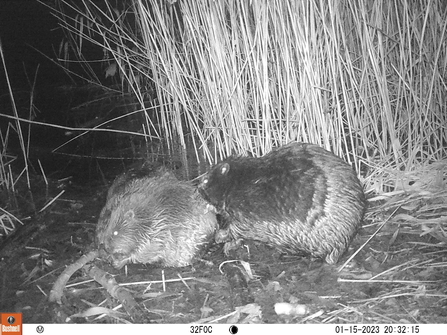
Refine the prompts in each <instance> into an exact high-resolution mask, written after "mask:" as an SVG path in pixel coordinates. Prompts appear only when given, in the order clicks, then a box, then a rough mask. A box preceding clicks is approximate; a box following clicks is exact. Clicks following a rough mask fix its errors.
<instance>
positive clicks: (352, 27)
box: [55, 0, 447, 193]
mask: <svg viewBox="0 0 447 335" xmlns="http://www.w3.org/2000/svg"><path fill="white" fill-rule="evenodd" d="M112 3H113V2H108V1H104V2H103V3H102V2H97V1H95V2H94V1H87V0H83V1H82V2H74V1H73V2H72V1H66V0H60V1H59V4H60V5H61V6H60V7H59V9H58V10H57V11H56V12H55V13H56V15H57V16H58V17H59V18H60V22H61V24H62V26H63V28H64V29H65V31H66V32H67V36H68V37H69V39H67V41H70V43H69V44H64V46H65V47H64V48H61V50H64V51H65V53H64V57H62V59H63V61H64V62H67V60H68V59H69V58H70V57H73V56H77V57H84V56H82V50H83V48H84V45H85V43H86V42H87V41H88V42H92V43H94V44H96V45H98V46H99V47H100V48H102V49H103V51H104V60H103V61H104V64H105V65H104V71H105V74H106V76H111V77H115V78H117V80H118V81H120V82H121V84H122V87H123V90H126V91H128V92H132V93H133V94H134V96H135V98H136V100H137V101H138V102H139V104H140V105H141V109H142V110H143V111H146V110H147V106H148V101H149V102H150V103H149V105H151V106H155V107H157V110H158V113H156V116H157V118H159V124H160V125H161V129H159V130H160V131H161V134H159V133H157V128H156V127H155V126H154V124H153V121H152V120H153V117H152V118H151V117H150V115H149V113H148V112H147V111H146V117H145V120H146V124H145V126H144V127H143V128H144V132H145V134H147V135H152V134H154V132H155V133H156V136H160V135H161V136H162V137H163V138H165V139H167V140H168V141H169V140H172V139H176V140H177V141H179V142H180V143H181V144H182V145H183V146H185V137H186V136H190V137H191V139H192V140H193V142H194V148H195V150H196V153H197V159H200V157H202V156H203V157H205V158H206V160H208V161H209V162H210V163H213V162H215V161H217V160H219V159H221V158H223V157H225V156H228V155H230V154H235V153H236V154H246V153H250V154H252V155H255V156H259V155H262V154H264V153H266V152H268V151H269V150H271V148H272V147H273V146H279V145H281V144H284V143H287V142H290V141H303V142H312V143H317V144H320V145H322V146H324V147H325V148H327V149H330V150H332V151H333V152H335V153H336V154H338V155H341V156H343V157H344V158H345V159H346V160H347V161H348V162H349V163H351V164H352V165H353V166H354V167H355V168H356V169H357V171H359V173H361V174H362V177H363V181H364V182H365V184H366V185H367V189H368V191H374V192H377V193H380V192H388V191H391V190H394V189H396V187H398V186H399V185H398V184H399V183H400V184H402V182H401V181H399V180H400V179H402V178H404V177H406V176H407V175H408V174H409V173H411V172H412V171H417V170H419V169H426V168H427V166H428V165H429V164H431V163H433V162H439V161H442V160H444V162H445V158H446V150H447V149H446V144H447V129H446V125H447V120H446V119H447V111H446V108H447V107H446V106H447V104H446V103H445V93H444V92H445V89H446V82H445V80H446V68H447V60H446V59H447V55H446V52H447V36H446V26H447V22H446V21H445V20H444V18H445V15H446V14H447V13H446V8H445V5H443V3H442V1H419V2H414V1H409V0H394V1H383V0H376V1H366V0H362V1H347V0H346V1H317V0H314V1H300V2H294V1H254V2H245V1H235V0H233V1H231V0H228V1H207V0H199V1H178V2H169V1H160V0H129V1H126V2H124V3H121V2H120V3H119V4H118V3H117V4H115V5H113V4H112ZM68 46H71V48H72V49H71V53H70V49H69V48H68ZM81 59H84V58H81ZM86 64H88V62H86ZM86 66H87V65H86ZM91 71H92V70H91V68H87V70H86V72H88V73H90V72H91ZM91 80H92V81H97V82H100V81H101V78H98V74H95V76H93V75H91ZM151 89H153V90H155V96H154V94H152V95H151V92H152V93H154V92H153V90H151ZM154 98H155V99H154ZM407 182H411V180H407Z"/></svg>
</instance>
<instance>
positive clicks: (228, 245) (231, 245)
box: [224, 238, 243, 256]
mask: <svg viewBox="0 0 447 335" xmlns="http://www.w3.org/2000/svg"><path fill="white" fill-rule="evenodd" d="M242 241H243V240H242V239H241V238H238V239H237V240H233V241H229V242H226V243H225V245H224V253H225V255H226V256H228V255H229V254H230V251H231V250H236V249H237V248H239V247H240V246H241V245H242Z"/></svg>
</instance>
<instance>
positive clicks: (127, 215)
mask: <svg viewBox="0 0 447 335" xmlns="http://www.w3.org/2000/svg"><path fill="white" fill-rule="evenodd" d="M134 217H135V212H134V211H133V210H132V209H129V210H128V211H127V212H126V213H124V220H128V219H133V218H134Z"/></svg>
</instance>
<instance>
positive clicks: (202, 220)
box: [96, 168, 218, 269]
mask: <svg viewBox="0 0 447 335" xmlns="http://www.w3.org/2000/svg"><path fill="white" fill-rule="evenodd" d="M217 228H218V224H217V220H216V215H215V214H214V213H213V212H212V211H210V210H209V205H208V204H207V203H206V202H205V201H204V200H203V199H202V197H201V196H200V194H199V193H198V192H197V189H196V188H195V187H194V186H193V185H192V184H191V183H190V182H187V181H180V180H178V179H177V178H176V177H175V175H174V174H173V173H172V172H170V171H167V170H166V169H163V168H162V169H159V170H157V171H155V172H154V173H152V174H148V173H147V171H146V170H144V169H142V170H130V171H128V172H126V173H124V174H123V175H121V176H119V177H118V178H116V179H115V181H114V182H113V184H112V186H111V187H110V189H109V191H108V194H107V201H106V204H105V206H104V208H103V209H102V211H101V214H100V217H99V220H98V225H97V229H96V243H97V245H98V249H99V250H100V255H102V256H103V257H104V258H106V259H107V260H109V261H110V262H111V263H112V265H113V266H114V267H115V268H118V269H119V268H121V267H123V266H124V265H125V264H127V263H130V262H132V263H159V264H160V265H162V266H167V267H182V266H186V265H190V264H191V263H192V261H193V259H194V257H195V256H197V255H198V253H199V252H200V251H202V249H203V248H204V247H205V246H206V245H207V244H208V242H209V241H212V240H213V236H214V233H215V231H216V229H217Z"/></svg>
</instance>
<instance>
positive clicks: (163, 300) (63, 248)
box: [0, 179, 447, 323]
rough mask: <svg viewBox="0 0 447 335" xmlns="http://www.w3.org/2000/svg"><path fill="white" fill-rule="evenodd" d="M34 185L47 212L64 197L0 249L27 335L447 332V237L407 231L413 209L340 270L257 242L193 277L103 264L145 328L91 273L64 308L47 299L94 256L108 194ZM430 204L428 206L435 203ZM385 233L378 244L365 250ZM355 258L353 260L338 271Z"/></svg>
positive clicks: (195, 269)
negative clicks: (284, 327)
mask: <svg viewBox="0 0 447 335" xmlns="http://www.w3.org/2000/svg"><path fill="white" fill-rule="evenodd" d="M108 182H111V180H108ZM33 184H34V190H33V194H34V199H33V200H34V201H35V202H37V203H39V202H40V203H42V204H44V202H47V201H48V200H49V199H50V198H51V197H54V196H56V195H57V194H58V193H59V192H60V191H61V190H62V189H64V190H65V193H64V194H63V195H62V196H61V197H59V198H58V199H57V200H56V201H55V202H54V203H53V204H52V205H51V206H49V207H48V208H47V209H45V210H44V211H42V212H41V213H37V214H31V215H30V218H29V219H28V220H24V225H23V226H20V225H19V226H18V228H17V230H16V232H15V233H13V234H10V235H9V236H8V237H7V238H3V239H2V240H1V242H0V274H1V291H0V311H1V312H6V311H7V312H22V313H23V317H24V322H25V323H67V322H68V323H116V322H118V323H122V322H138V323H146V322H147V323H149V322H153V323H190V322H195V323H212V322H219V323H445V322H446V320H447V282H446V278H447V246H446V241H442V238H443V237H442V236H441V235H440V234H439V230H438V233H437V234H435V233H436V229H432V231H431V232H429V233H426V234H424V235H423V236H421V231H420V230H419V231H418V230H417V229H415V227H414V226H412V225H409V224H407V221H405V220H403V219H402V218H405V217H406V216H407V217H410V216H412V215H413V216H415V215H417V212H416V211H415V210H414V207H411V206H410V207H411V208H410V207H408V206H407V210H405V209H402V208H400V209H399V211H394V210H395V207H393V206H388V207H387V206H384V205H383V204H379V203H372V204H371V208H370V209H369V210H368V214H367V216H366V219H365V223H364V226H363V227H362V229H360V231H359V233H358V235H357V237H356V238H355V240H354V241H353V243H352V247H351V248H350V250H349V251H348V253H347V254H346V255H345V256H344V257H343V259H342V260H341V261H340V263H339V264H337V266H330V265H327V264H325V263H323V262H322V261H321V260H318V259H313V258H311V257H309V256H299V255H286V254H281V253H280V252H278V251H276V250H275V249H273V248H269V247H266V246H264V245H261V244H259V243H255V242H249V241H248V242H247V244H246V245H245V246H244V247H242V248H240V249H239V250H237V251H234V252H233V253H232V254H230V255H229V256H228V257H227V256H225V255H224V254H223V252H222V246H220V245H213V246H212V247H211V248H210V249H209V250H208V251H207V252H206V253H205V254H204V255H203V257H202V259H201V260H199V261H197V262H196V263H195V264H194V265H193V266H188V267H184V268H166V269H163V268H161V267H157V266H155V265H141V264H132V265H129V266H127V268H123V269H121V270H119V271H118V270H116V269H114V268H112V267H111V266H110V265H109V264H107V263H105V262H103V261H101V260H99V259H96V260H95V261H94V264H95V265H96V266H97V268H98V269H100V270H102V271H104V273H108V274H110V275H112V276H113V278H114V279H115V280H116V282H117V283H118V284H121V285H125V286H124V287H125V288H126V289H127V290H128V291H129V292H130V293H131V295H132V296H133V297H134V299H135V301H136V303H137V304H138V310H139V313H138V314H137V316H135V315H132V316H131V315H129V314H128V313H127V312H126V311H125V309H124V308H123V307H120V302H119V301H118V300H117V299H115V298H112V297H111V295H110V294H109V293H108V292H107V291H106V289H105V288H104V287H103V286H102V285H100V284H99V283H98V282H97V281H95V280H93V279H92V278H91V274H89V273H87V272H86V271H84V270H79V271H77V272H75V274H74V275H73V276H72V277H71V278H70V280H69V283H68V285H67V287H66V288H65V290H64V297H63V299H62V303H61V304H60V305H59V304H57V303H50V302H49V301H48V294H49V292H50V290H51V288H52V286H53V284H54V282H55V281H56V279H57V278H58V276H59V275H60V274H61V273H62V271H63V270H64V268H66V267H67V266H68V265H70V264H72V263H74V262H75V261H76V260H78V259H79V258H80V257H81V256H82V255H83V254H86V253H87V252H88V251H90V250H92V249H94V236H95V226H96V222H97V219H98V216H99V213H100V211H101V208H102V206H103V205H104V203H105V196H106V191H107V184H106V183H105V182H102V181H98V182H97V183H91V182H90V183H88V185H86V184H82V183H80V184H77V183H75V182H71V183H70V182H69V183H67V182H59V181H58V180H57V179H54V180H50V181H49V186H48V187H46V186H45V183H44V181H43V180H35V181H34V183H33ZM23 198H26V196H25V195H24V196H23ZM28 199H29V198H28ZM423 201H425V202H426V203H429V202H430V199H428V200H427V199H425V200H423ZM436 201H438V200H436ZM41 207H43V206H41ZM41 207H39V208H41ZM39 208H37V209H36V210H34V212H35V211H37V210H38V209H39ZM408 208H410V209H408ZM434 208H435V207H434ZM438 208H439V206H438ZM411 211H413V212H411ZM393 212H394V213H393ZM391 213H393V215H392V216H391V218H389V215H390V214H391ZM432 214H433V217H436V216H438V217H439V216H441V214H442V213H438V214H437V213H436V209H433V212H432ZM405 215H406V216H405ZM393 218H395V220H393ZM384 222H386V223H385V225H384V226H383V228H382V229H381V230H380V231H379V233H378V234H376V235H375V236H374V237H373V238H372V240H371V241H370V242H369V243H368V244H367V245H366V246H364V247H361V246H362V245H363V244H364V243H365V242H366V241H367V240H368V239H369V238H370V237H371V236H372V234H373V233H374V232H375V231H376V230H377V229H378V227H379V226H380V225H382V224H383V223H384ZM445 227H446V226H445V225H444V226H442V225H441V226H439V227H438V228H440V229H442V228H444V229H445ZM441 231H442V230H441ZM444 232H445V230H444ZM359 249H360V250H359ZM356 251H359V252H358V253H357V254H356V255H355V257H354V258H353V260H351V261H350V262H349V263H348V264H347V265H346V266H345V267H344V269H343V270H341V271H339V270H340V268H341V267H342V266H343V265H344V263H345V261H346V260H347V259H348V258H349V257H350V256H351V255H352V254H353V253H354V252H356ZM277 303H287V304H285V305H284V304H283V305H276V309H277V311H279V312H281V311H280V310H281V309H282V310H283V312H282V313H286V314H289V315H286V314H281V313H280V314H278V313H277V311H275V304H277ZM95 306H101V307H103V309H95V308H94V307H95ZM114 309H115V311H113V310H114Z"/></svg>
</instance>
